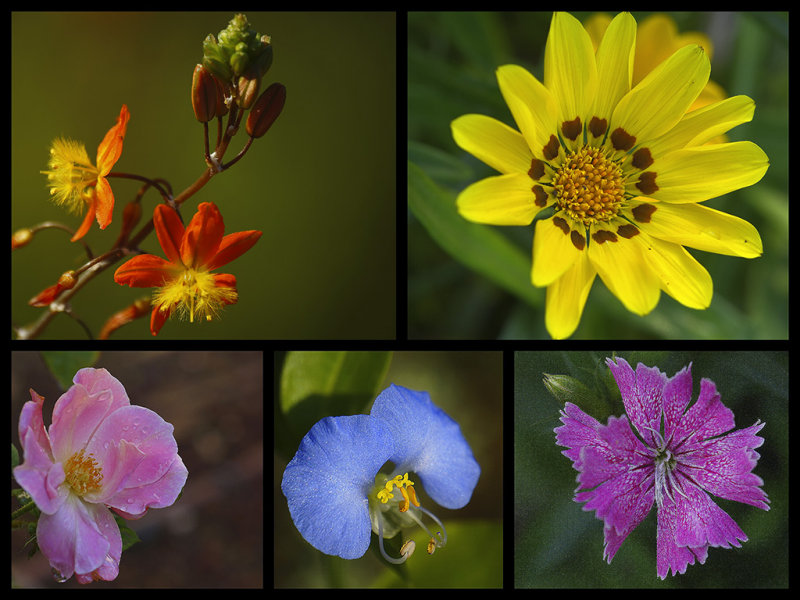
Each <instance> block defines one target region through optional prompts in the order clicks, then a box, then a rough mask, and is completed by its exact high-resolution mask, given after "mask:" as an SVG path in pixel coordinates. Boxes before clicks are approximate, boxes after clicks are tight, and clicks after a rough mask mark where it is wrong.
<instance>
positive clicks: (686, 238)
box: [624, 198, 763, 258]
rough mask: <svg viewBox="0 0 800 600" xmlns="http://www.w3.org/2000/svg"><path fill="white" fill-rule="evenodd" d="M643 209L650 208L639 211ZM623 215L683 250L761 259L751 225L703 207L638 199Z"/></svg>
mask: <svg viewBox="0 0 800 600" xmlns="http://www.w3.org/2000/svg"><path fill="white" fill-rule="evenodd" d="M642 205H648V206H645V208H644V209H639V208H638V207H639V206H642ZM624 214H625V216H626V217H628V218H629V219H630V220H631V221H633V222H634V223H636V226H637V227H639V229H641V230H642V231H644V232H645V233H647V234H648V235H650V236H652V237H657V238H659V239H662V240H664V241H667V242H673V243H675V244H680V245H682V246H689V247H690V248H697V249H698V250H704V251H706V252H716V253H717V254H728V255H730V256H741V257H743V258H755V257H757V256H761V252H762V251H763V246H762V244H761V236H760V235H759V234H758V230H756V228H755V227H753V226H752V225H751V224H750V223H748V222H747V221H745V220H744V219H740V218H739V217H736V216H734V215H729V214H728V213H724V212H722V211H719V210H715V209H713V208H709V207H707V206H703V205H701V204H667V203H666V202H659V203H652V202H649V200H648V199H647V198H635V199H634V200H632V201H631V202H630V204H629V205H628V207H627V208H626V210H625V211H624ZM636 215H639V218H638V219H637V218H636Z"/></svg>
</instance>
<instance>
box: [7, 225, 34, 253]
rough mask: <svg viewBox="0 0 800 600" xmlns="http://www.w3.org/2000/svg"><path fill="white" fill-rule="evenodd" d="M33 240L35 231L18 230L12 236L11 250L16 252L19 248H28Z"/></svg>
mask: <svg viewBox="0 0 800 600" xmlns="http://www.w3.org/2000/svg"><path fill="white" fill-rule="evenodd" d="M32 239H33V231H31V230H30V229H28V228H27V227H26V228H24V229H18V230H17V231H15V232H14V233H13V234H12V235H11V249H12V250H16V249H17V248H22V247H23V246H27V245H28V243H29V242H30V241H31V240H32Z"/></svg>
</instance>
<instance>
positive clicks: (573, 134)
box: [561, 117, 583, 142]
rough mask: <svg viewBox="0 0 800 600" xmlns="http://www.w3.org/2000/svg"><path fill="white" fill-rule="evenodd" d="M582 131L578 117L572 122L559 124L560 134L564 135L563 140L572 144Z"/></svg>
mask: <svg viewBox="0 0 800 600" xmlns="http://www.w3.org/2000/svg"><path fill="white" fill-rule="evenodd" d="M582 130H583V126H582V125H581V118H580V117H575V118H574V119H573V120H572V121H564V122H563V123H562V124H561V133H563V134H564V137H565V138H567V139H569V140H572V141H573V142H574V141H575V140H577V139H578V136H579V135H580V133H581V131H582Z"/></svg>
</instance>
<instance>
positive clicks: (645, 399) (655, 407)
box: [606, 358, 667, 446]
mask: <svg viewBox="0 0 800 600" xmlns="http://www.w3.org/2000/svg"><path fill="white" fill-rule="evenodd" d="M606 364H607V365H608V368H609V369H611V373H612V374H613V375H614V379H615V380H616V382H617V385H618V386H619V391H620V394H622V402H623V404H624V405H625V412H626V413H627V414H628V418H629V419H630V420H631V423H632V424H633V426H634V427H635V428H636V431H638V432H639V435H640V436H641V438H642V439H643V440H644V441H645V442H646V443H647V444H648V445H650V446H654V445H656V436H655V434H654V433H653V432H654V430H655V431H658V430H659V429H660V426H661V411H662V406H663V400H662V393H663V391H664V386H665V384H666V382H667V376H666V375H665V374H664V373H662V372H661V371H660V370H659V369H658V367H646V366H645V365H643V364H642V363H639V364H638V365H637V366H636V372H635V373H634V371H633V369H632V368H631V366H630V365H629V364H628V363H627V361H626V360H625V359H624V358H617V362H616V363H614V361H613V360H611V359H610V358H609V359H606Z"/></svg>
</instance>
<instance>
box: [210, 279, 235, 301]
mask: <svg viewBox="0 0 800 600" xmlns="http://www.w3.org/2000/svg"><path fill="white" fill-rule="evenodd" d="M214 283H215V285H216V286H217V287H226V288H231V289H233V291H234V292H236V291H237V290H236V276H235V275H231V274H230V273H214ZM222 301H223V302H224V303H225V304H236V303H237V302H238V301H239V295H238V292H237V294H236V295H235V296H234V297H233V298H230V299H229V298H224V299H223V300H222Z"/></svg>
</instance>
